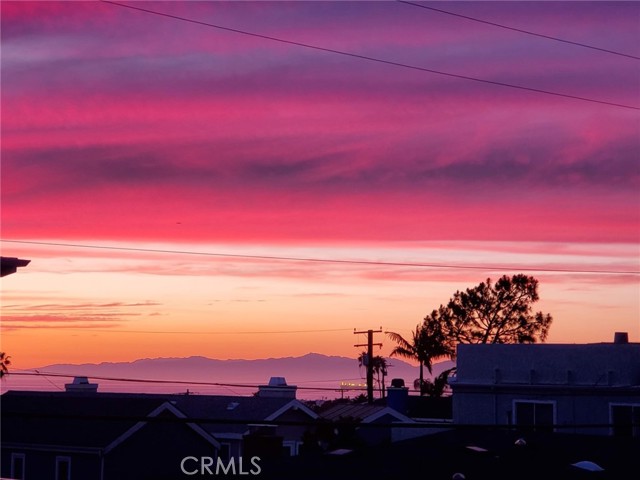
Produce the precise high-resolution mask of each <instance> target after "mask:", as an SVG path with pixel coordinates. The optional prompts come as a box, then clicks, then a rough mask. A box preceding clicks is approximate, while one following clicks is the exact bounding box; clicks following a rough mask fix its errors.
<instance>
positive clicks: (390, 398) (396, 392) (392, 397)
mask: <svg viewBox="0 0 640 480" xmlns="http://www.w3.org/2000/svg"><path fill="white" fill-rule="evenodd" d="M408 403H409V389H408V388H407V387H405V386H404V380H403V379H402V378H394V379H393V380H391V386H390V387H388V388H387V406H388V407H389V408H393V409H394V410H395V411H396V412H400V413H402V414H403V415H406V414H407V411H408Z"/></svg>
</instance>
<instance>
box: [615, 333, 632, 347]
mask: <svg viewBox="0 0 640 480" xmlns="http://www.w3.org/2000/svg"><path fill="white" fill-rule="evenodd" d="M613 343H615V344H618V345H622V344H625V343H629V334H628V333H627V332H616V333H615V334H614V335H613Z"/></svg>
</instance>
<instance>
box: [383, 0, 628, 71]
mask: <svg viewBox="0 0 640 480" xmlns="http://www.w3.org/2000/svg"><path fill="white" fill-rule="evenodd" d="M396 1H397V2H398V3H404V4H405V5H411V6H413V7H419V8H424V9H426V10H432V11H434V12H439V13H444V14H446V15H452V16H454V17H460V18H464V19H466V20H471V21H473V22H478V23H484V24H486V25H491V26H494V27H499V28H504V29H506V30H512V31H514V32H519V33H525V34H527V35H533V36H534V37H540V38H546V39H547V40H554V41H556V42H562V43H568V44H570V45H576V46H578V47H584V48H590V49H591V50H599V51H601V52H606V53H610V54H612V55H619V56H621V57H627V58H633V59H634V60H640V57H636V56H635V55H629V54H628V53H622V52H616V51H615V50H609V49H606V48H601V47H596V46H593V45H588V44H586V43H581V42H574V41H572V40H566V39H564V38H558V37H553V36H551V35H544V34H542V33H536V32H531V31H529V30H523V29H521V28H515V27H510V26H508V25H503V24H500V23H495V22H489V21H487V20H481V19H479V18H475V17H471V16H469V15H462V14H460V13H454V12H450V11H448V10H442V9H441V8H435V7H431V6H428V5H424V4H422V3H415V2H408V1H406V0H396Z"/></svg>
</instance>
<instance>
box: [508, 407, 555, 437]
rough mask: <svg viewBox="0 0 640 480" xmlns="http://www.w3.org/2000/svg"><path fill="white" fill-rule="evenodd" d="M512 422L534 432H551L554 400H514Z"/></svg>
mask: <svg viewBox="0 0 640 480" xmlns="http://www.w3.org/2000/svg"><path fill="white" fill-rule="evenodd" d="M513 403H514V409H513V410H514V412H515V420H514V422H513V423H514V424H515V425H517V426H518V427H521V428H523V429H526V430H531V431H534V432H552V431H553V424H554V418H555V403H554V402H536V401H514V402H513Z"/></svg>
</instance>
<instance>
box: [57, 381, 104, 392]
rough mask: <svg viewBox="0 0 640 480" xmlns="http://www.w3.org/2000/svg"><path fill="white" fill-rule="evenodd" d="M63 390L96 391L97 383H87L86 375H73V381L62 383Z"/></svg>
mask: <svg viewBox="0 0 640 480" xmlns="http://www.w3.org/2000/svg"><path fill="white" fill-rule="evenodd" d="M64 390H65V392H71V393H96V392H97V391H98V384H97V383H89V379H88V378H87V377H74V378H73V383H65V384H64Z"/></svg>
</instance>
